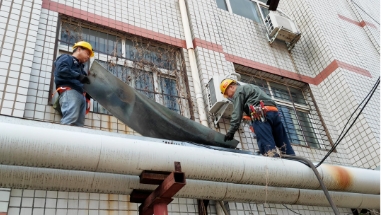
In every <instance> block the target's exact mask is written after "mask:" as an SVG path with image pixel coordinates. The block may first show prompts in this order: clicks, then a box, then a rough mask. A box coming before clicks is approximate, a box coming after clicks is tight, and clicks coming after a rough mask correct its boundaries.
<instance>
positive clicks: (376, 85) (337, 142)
mask: <svg viewBox="0 0 381 215" xmlns="http://www.w3.org/2000/svg"><path fill="white" fill-rule="evenodd" d="M379 84H380V77H378V79H377V81H376V83H375V84H374V85H373V87H372V89H371V90H370V91H369V93H368V95H366V96H365V98H364V99H363V100H362V101H361V103H360V104H359V106H358V107H357V108H356V109H355V110H354V111H353V113H352V114H351V116H350V117H349V119H348V121H347V123H346V124H345V126H344V128H343V130H342V131H341V133H340V135H339V138H338V139H337V141H336V143H335V144H334V145H333V147H332V148H331V149H330V150H329V151H328V153H327V154H326V155H325V156H324V158H323V159H322V160H321V161H320V162H319V163H318V164H317V165H316V166H315V167H316V168H318V167H319V166H320V165H321V164H322V163H323V162H324V161H325V160H326V159H327V158H328V157H329V155H330V154H331V153H332V152H333V151H334V150H335V149H336V147H337V146H338V145H339V143H340V142H341V140H343V139H344V137H345V135H346V134H347V133H348V132H349V130H350V129H351V128H352V126H353V125H354V123H355V122H356V120H357V118H358V117H359V116H360V114H361V113H362V111H363V110H364V108H365V107H366V105H367V104H368V102H369V101H370V99H371V98H372V96H373V94H374V92H375V91H376V89H377V87H378V85H379ZM365 100H366V102H365V104H364V105H363V106H362V108H361V110H360V112H359V113H358V114H357V116H356V118H355V119H354V120H353V122H352V123H351V125H350V126H349V127H348V129H347V130H346V131H345V133H344V134H343V132H344V130H345V128H346V126H347V125H348V123H349V121H350V119H351V118H352V117H353V116H354V114H355V113H356V111H357V110H358V109H359V108H360V107H361V105H362V104H363V103H364V101H365Z"/></svg>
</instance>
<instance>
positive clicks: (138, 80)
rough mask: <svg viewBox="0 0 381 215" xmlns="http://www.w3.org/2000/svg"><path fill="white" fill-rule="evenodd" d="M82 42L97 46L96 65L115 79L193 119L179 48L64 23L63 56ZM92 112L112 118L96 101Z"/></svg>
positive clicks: (61, 43) (60, 39) (61, 36)
mask: <svg viewBox="0 0 381 215" xmlns="http://www.w3.org/2000/svg"><path fill="white" fill-rule="evenodd" d="M81 40H85V41H88V42H90V44H91V45H92V46H93V50H94V52H95V56H94V58H93V59H91V60H92V61H93V60H97V61H98V62H99V63H101V64H102V65H103V66H104V67H105V68H106V69H108V70H109V71H110V72H111V73H112V74H113V75H115V76H116V77H118V78H119V79H120V80H122V81H123V82H125V83H126V84H129V85H130V86H131V87H134V88H135V89H136V90H137V91H138V92H140V93H142V94H144V95H146V96H147V97H148V98H150V99H152V100H154V101H156V102H158V103H160V104H162V105H164V106H166V107H167V108H169V109H171V110H173V111H175V112H177V113H179V114H182V115H186V116H188V115H189V110H188V108H189V105H188V97H187V96H186V95H187V93H186V90H185V89H184V88H179V85H181V84H182V83H183V84H184V80H183V77H182V76H181V75H179V73H182V71H181V70H182V67H183V61H182V57H181V54H180V51H179V50H178V49H177V48H173V47H169V46H168V47H167V46H161V45H156V44H151V42H150V41H143V39H141V38H136V37H128V36H126V35H122V34H119V33H117V32H115V33H114V32H111V31H107V30H103V29H100V28H99V29H97V28H94V27H92V26H90V25H83V23H80V22H74V23H73V22H69V21H63V22H62V24H61V31H60V35H59V38H58V42H59V46H58V47H59V51H60V53H63V52H71V51H72V48H71V47H72V46H73V45H74V43H75V42H77V41H81ZM89 65H90V62H88V63H86V65H85V71H88V68H89ZM183 86H184V85H183ZM184 91H185V92H184ZM91 111H92V112H94V113H101V114H110V113H109V112H108V111H107V110H106V109H105V108H103V107H102V106H101V105H100V104H98V102H96V101H92V108H91ZM188 117H189V116H188Z"/></svg>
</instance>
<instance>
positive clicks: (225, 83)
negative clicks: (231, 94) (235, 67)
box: [220, 79, 237, 95]
mask: <svg viewBox="0 0 381 215" xmlns="http://www.w3.org/2000/svg"><path fill="white" fill-rule="evenodd" d="M232 83H237V82H236V81H235V80H233V79H224V80H222V81H221V84H220V89H221V93H222V95H224V94H225V91H226V89H227V88H228V87H229V86H230V84H232Z"/></svg>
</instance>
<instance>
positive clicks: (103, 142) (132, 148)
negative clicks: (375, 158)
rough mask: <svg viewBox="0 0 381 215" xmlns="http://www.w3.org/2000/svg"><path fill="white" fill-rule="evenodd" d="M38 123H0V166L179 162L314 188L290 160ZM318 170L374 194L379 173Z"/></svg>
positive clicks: (329, 183)
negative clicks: (51, 126)
mask: <svg viewBox="0 0 381 215" xmlns="http://www.w3.org/2000/svg"><path fill="white" fill-rule="evenodd" d="M20 121H23V120H20ZM40 124H41V126H45V127H39V126H38V125H39V123H34V125H33V126H26V125H20V124H13V123H4V122H0V131H1V136H0V164H5V165H17V166H29V167H48V168H56V169H68V170H83V171H92V172H106V173H118V174H127V175H140V173H141V172H142V171H143V170H154V171H172V170H173V162H174V161H179V162H181V166H182V170H183V171H184V172H186V176H187V178H189V179H199V180H208V181H220V182H230V183H237V184H254V185H262V186H264V185H266V186H273V187H291V188H301V189H320V188H319V182H318V180H317V179H316V176H315V175H314V173H313V171H312V170H311V169H310V168H309V167H307V166H305V165H304V164H302V163H299V162H296V161H290V160H285V159H280V158H268V157H263V156H254V155H247V154H238V153H230V152H222V151H216V150H211V149H204V148H195V147H186V146H179V145H169V144H160V143H158V142H155V141H153V139H152V138H144V137H140V138H139V139H138V138H136V137H134V136H128V135H126V136H125V137H126V138H123V137H120V136H111V135H110V134H109V133H108V132H102V131H98V134H95V133H94V131H92V132H93V133H85V132H86V130H90V129H82V128H78V129H77V130H78V131H81V132H75V131H74V130H75V129H76V128H73V127H69V126H63V125H55V126H54V127H55V128H56V129H51V128H46V126H47V124H48V123H40ZM66 129H70V130H66ZM20 133H22V135H20ZM101 134H103V135H101ZM318 170H319V174H320V175H321V176H322V178H323V181H324V183H325V185H326V187H327V188H328V189H329V190H337V191H348V192H357V193H366V194H380V172H379V171H375V170H368V169H359V168H353V167H344V166H333V165H326V164H324V165H321V166H320V167H319V168H318Z"/></svg>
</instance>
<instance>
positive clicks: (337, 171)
mask: <svg viewBox="0 0 381 215" xmlns="http://www.w3.org/2000/svg"><path fill="white" fill-rule="evenodd" d="M328 169H329V172H330V173H331V175H332V176H333V178H334V179H335V180H336V186H337V187H335V189H338V190H345V189H347V188H348V187H350V186H351V185H352V182H353V176H352V174H351V172H350V171H348V170H347V169H345V168H343V167H340V166H328Z"/></svg>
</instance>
